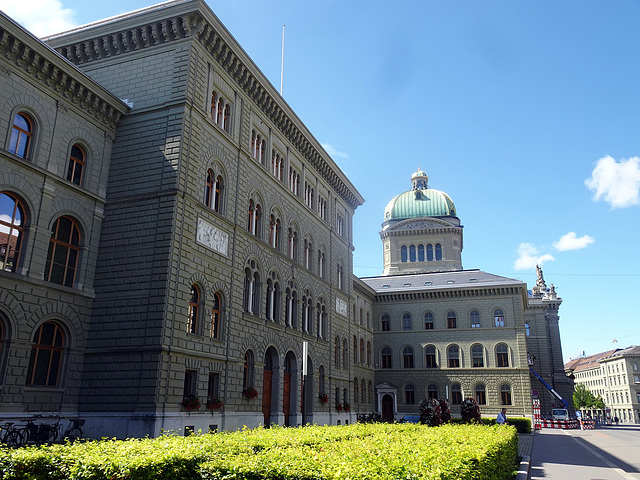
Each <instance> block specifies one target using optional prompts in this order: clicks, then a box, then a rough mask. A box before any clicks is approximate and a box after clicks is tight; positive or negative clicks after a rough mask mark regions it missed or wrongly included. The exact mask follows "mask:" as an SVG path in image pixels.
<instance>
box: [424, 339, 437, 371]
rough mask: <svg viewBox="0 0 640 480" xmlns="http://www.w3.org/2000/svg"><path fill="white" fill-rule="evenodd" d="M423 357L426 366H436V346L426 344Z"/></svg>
mask: <svg viewBox="0 0 640 480" xmlns="http://www.w3.org/2000/svg"><path fill="white" fill-rule="evenodd" d="M424 358H425V367H426V368H437V367H438V360H437V358H436V347H434V346H433V345H427V346H426V347H425V348H424Z"/></svg>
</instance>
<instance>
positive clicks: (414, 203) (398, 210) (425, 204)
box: [384, 188, 456, 222]
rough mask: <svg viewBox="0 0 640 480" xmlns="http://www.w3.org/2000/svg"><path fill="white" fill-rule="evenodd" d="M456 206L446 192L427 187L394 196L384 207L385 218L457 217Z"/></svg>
mask: <svg viewBox="0 0 640 480" xmlns="http://www.w3.org/2000/svg"><path fill="white" fill-rule="evenodd" d="M455 216H456V206H455V205H454V204H453V200H451V197H449V195H447V194H446V193H444V192H441V191H439V190H434V189H432V188H427V189H424V190H411V191H408V192H404V193H401V194H400V195H397V196H396V197H394V198H393V199H392V200H391V201H390V202H389V203H388V204H387V208H385V209H384V220H385V222H386V221H387V220H404V219H407V218H421V217H455Z"/></svg>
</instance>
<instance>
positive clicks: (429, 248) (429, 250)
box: [427, 244, 433, 262]
mask: <svg viewBox="0 0 640 480" xmlns="http://www.w3.org/2000/svg"><path fill="white" fill-rule="evenodd" d="M427 261H428V262H431V261H433V245H431V244H429V245H427Z"/></svg>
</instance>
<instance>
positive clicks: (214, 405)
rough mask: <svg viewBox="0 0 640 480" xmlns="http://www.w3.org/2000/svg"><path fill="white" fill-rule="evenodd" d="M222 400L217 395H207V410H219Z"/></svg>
mask: <svg viewBox="0 0 640 480" xmlns="http://www.w3.org/2000/svg"><path fill="white" fill-rule="evenodd" d="M223 406H224V402H223V401H222V399H221V398H219V397H207V410H220V409H221V408H222V407H223Z"/></svg>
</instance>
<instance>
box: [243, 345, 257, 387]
mask: <svg viewBox="0 0 640 480" xmlns="http://www.w3.org/2000/svg"><path fill="white" fill-rule="evenodd" d="M254 366H255V360H254V356H253V352H252V351H251V350H247V353H245V354H244V370H243V374H242V388H249V387H253V370H254Z"/></svg>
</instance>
